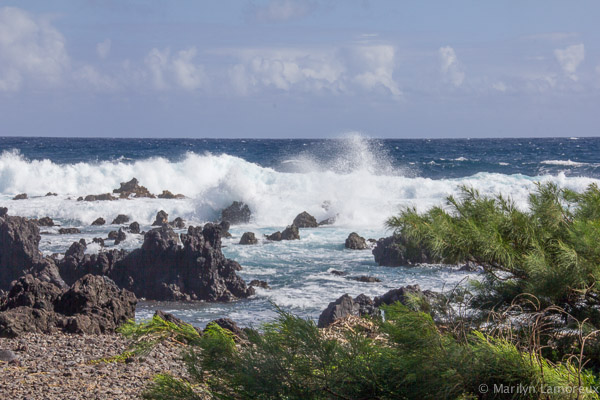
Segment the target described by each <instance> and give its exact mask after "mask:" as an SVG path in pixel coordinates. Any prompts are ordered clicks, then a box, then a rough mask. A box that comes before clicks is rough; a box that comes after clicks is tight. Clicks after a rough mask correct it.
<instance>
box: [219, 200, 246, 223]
mask: <svg viewBox="0 0 600 400" xmlns="http://www.w3.org/2000/svg"><path fill="white" fill-rule="evenodd" d="M251 216H252V212H251V211H250V207H248V205H247V204H245V203H243V202H241V201H234V202H233V203H231V205H230V206H229V207H227V208H225V209H223V211H221V219H222V220H223V221H228V222H229V223H230V224H233V225H237V224H247V223H249V222H250V217H251Z"/></svg>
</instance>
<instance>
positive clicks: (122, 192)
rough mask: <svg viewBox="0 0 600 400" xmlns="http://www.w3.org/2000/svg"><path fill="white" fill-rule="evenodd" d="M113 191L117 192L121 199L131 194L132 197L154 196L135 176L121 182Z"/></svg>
mask: <svg viewBox="0 0 600 400" xmlns="http://www.w3.org/2000/svg"><path fill="white" fill-rule="evenodd" d="M113 193H118V194H119V197H120V198H122V199H126V198H128V197H129V196H131V195H133V196H134V197H150V198H155V197H156V196H154V195H153V194H152V193H150V191H149V190H148V189H147V188H146V187H144V186H140V185H139V182H138V180H137V179H136V178H133V179H131V180H130V181H129V182H121V186H120V187H119V188H118V189H114V190H113Z"/></svg>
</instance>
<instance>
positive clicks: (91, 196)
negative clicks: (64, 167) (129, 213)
mask: <svg viewBox="0 0 600 400" xmlns="http://www.w3.org/2000/svg"><path fill="white" fill-rule="evenodd" d="M77 200H79V199H77ZM83 200H84V201H108V200H117V198H116V197H114V196H113V195H111V194H110V193H103V194H88V195H87V196H85V197H84V198H83Z"/></svg>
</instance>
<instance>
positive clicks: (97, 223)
mask: <svg viewBox="0 0 600 400" xmlns="http://www.w3.org/2000/svg"><path fill="white" fill-rule="evenodd" d="M105 223H106V220H105V219H104V218H102V217H99V218H96V219H95V220H94V221H93V222H92V225H93V226H100V225H104V224H105Z"/></svg>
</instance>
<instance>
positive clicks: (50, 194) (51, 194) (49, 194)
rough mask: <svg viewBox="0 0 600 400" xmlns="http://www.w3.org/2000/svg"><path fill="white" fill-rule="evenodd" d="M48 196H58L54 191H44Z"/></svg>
mask: <svg viewBox="0 0 600 400" xmlns="http://www.w3.org/2000/svg"><path fill="white" fill-rule="evenodd" d="M50 196H58V194H56V193H54V192H48V193H46V197H50Z"/></svg>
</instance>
